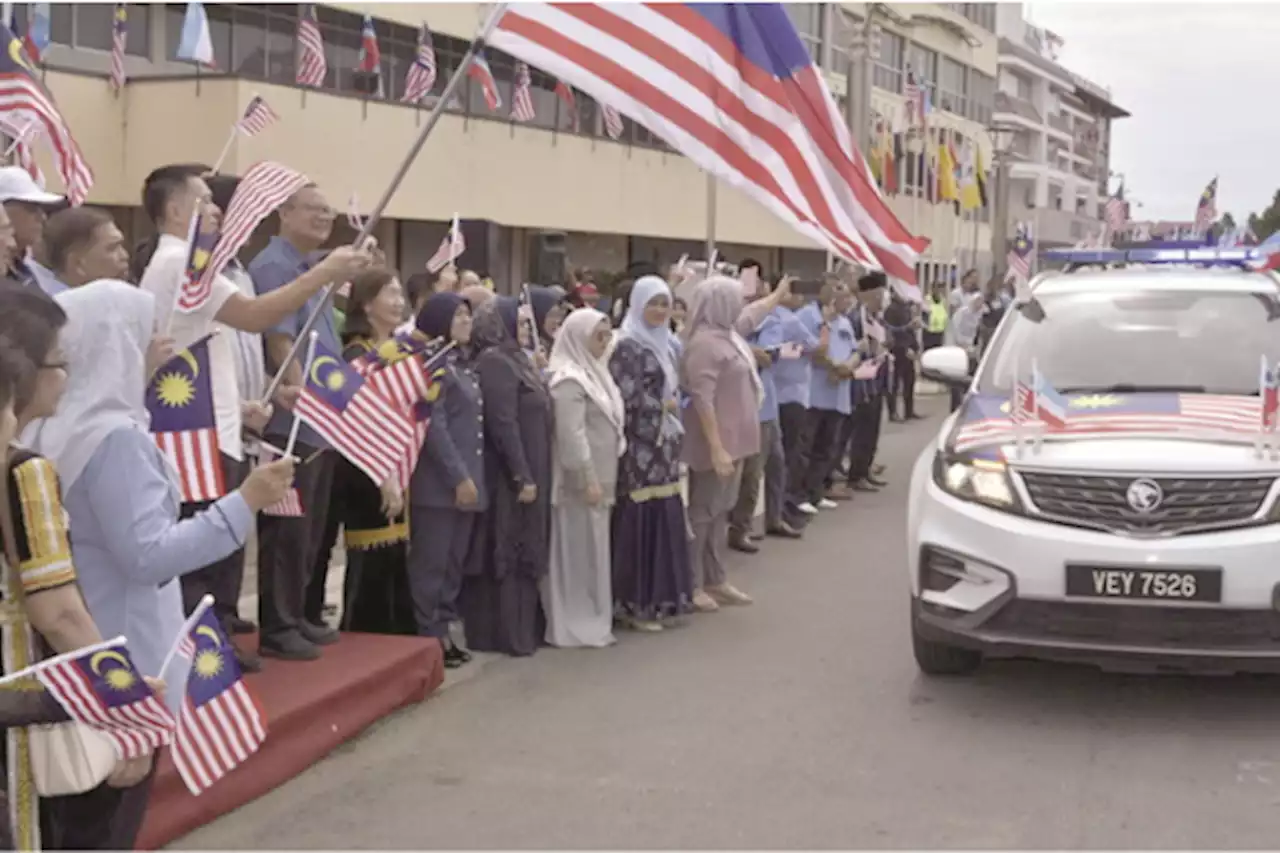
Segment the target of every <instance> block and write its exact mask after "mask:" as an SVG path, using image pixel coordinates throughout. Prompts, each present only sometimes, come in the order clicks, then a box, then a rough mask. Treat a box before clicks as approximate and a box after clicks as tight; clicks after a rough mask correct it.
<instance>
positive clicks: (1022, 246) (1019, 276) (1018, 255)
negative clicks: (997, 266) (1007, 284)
mask: <svg viewBox="0 0 1280 853" xmlns="http://www.w3.org/2000/svg"><path fill="white" fill-rule="evenodd" d="M1034 251H1035V241H1034V237H1033V236H1032V234H1031V228H1030V227H1029V226H1028V225H1027V224H1026V223H1025V222H1019V223H1018V230H1017V233H1016V235H1015V236H1014V238H1013V246H1012V247H1011V248H1010V249H1009V254H1008V256H1007V257H1006V258H1005V263H1006V264H1007V265H1008V267H1009V273H1008V274H1009V276H1011V277H1012V278H1013V279H1014V281H1018V282H1025V281H1029V280H1030V279H1031V254H1032V253H1033V252H1034Z"/></svg>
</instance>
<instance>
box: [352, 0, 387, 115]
mask: <svg viewBox="0 0 1280 853" xmlns="http://www.w3.org/2000/svg"><path fill="white" fill-rule="evenodd" d="M356 70H357V71H363V72H364V73H365V74H372V75H374V77H375V79H376V81H377V86H376V88H375V93H376V94H377V96H378V97H379V98H381V97H382V51H381V49H379V47H378V33H377V31H375V30H374V28H373V18H372V17H371V16H369V15H365V16H364V26H363V27H361V29H360V63H359V65H358V66H357V67H356Z"/></svg>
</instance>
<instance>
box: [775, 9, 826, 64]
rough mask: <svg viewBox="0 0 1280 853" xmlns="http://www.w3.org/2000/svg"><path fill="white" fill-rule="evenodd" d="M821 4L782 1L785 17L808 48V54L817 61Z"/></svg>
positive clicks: (820, 32)
mask: <svg viewBox="0 0 1280 853" xmlns="http://www.w3.org/2000/svg"><path fill="white" fill-rule="evenodd" d="M822 6H823V4H821V3H784V4H783V8H785V9H786V10H787V17H789V18H790V19H791V23H792V24H794V25H795V28H796V33H798V34H799V36H800V40H801V41H803V42H804V43H805V46H806V47H807V48H809V55H810V56H811V57H813V61H814V62H817V61H819V60H820V59H821V58H822Z"/></svg>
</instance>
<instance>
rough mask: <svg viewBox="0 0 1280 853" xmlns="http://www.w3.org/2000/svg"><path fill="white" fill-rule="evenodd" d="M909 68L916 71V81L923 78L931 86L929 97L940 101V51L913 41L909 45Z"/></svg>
mask: <svg viewBox="0 0 1280 853" xmlns="http://www.w3.org/2000/svg"><path fill="white" fill-rule="evenodd" d="M907 70H908V71H914V72H915V75H916V82H917V83H919V82H921V81H922V80H923V82H924V83H925V85H927V86H928V88H929V98H930V99H931V100H932V101H933V102H934V104H935V105H936V104H937V102H938V52H937V51H935V50H929V48H927V47H923V46H921V45H918V44H916V43H915V42H911V43H909V44H908V45H907Z"/></svg>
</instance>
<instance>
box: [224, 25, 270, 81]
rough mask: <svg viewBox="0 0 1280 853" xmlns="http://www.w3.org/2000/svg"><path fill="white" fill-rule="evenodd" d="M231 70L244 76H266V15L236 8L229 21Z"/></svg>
mask: <svg viewBox="0 0 1280 853" xmlns="http://www.w3.org/2000/svg"><path fill="white" fill-rule="evenodd" d="M231 70H232V73H234V74H241V75H244V76H245V77H266V76H267V16H266V15H264V14H263V13H262V12H259V11H256V10H252V9H237V10H236V11H235V17H234V20H233V21H232V22H231Z"/></svg>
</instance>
